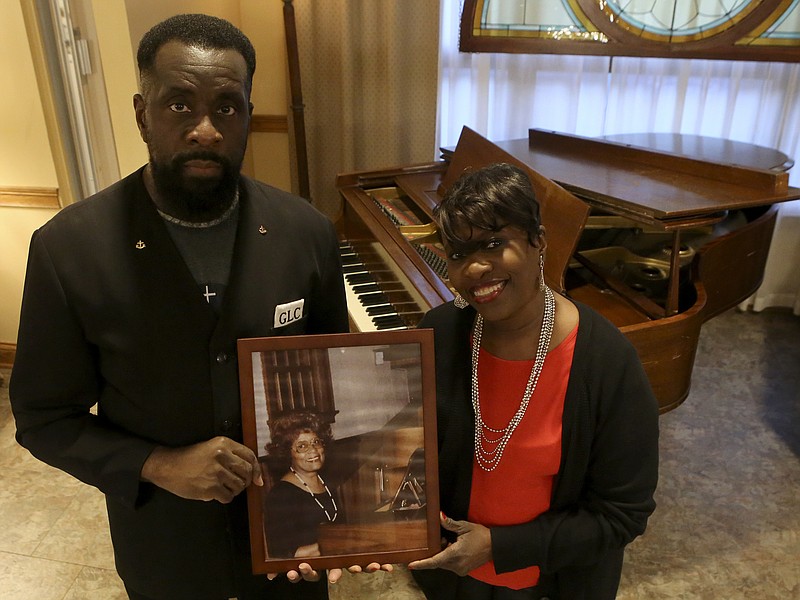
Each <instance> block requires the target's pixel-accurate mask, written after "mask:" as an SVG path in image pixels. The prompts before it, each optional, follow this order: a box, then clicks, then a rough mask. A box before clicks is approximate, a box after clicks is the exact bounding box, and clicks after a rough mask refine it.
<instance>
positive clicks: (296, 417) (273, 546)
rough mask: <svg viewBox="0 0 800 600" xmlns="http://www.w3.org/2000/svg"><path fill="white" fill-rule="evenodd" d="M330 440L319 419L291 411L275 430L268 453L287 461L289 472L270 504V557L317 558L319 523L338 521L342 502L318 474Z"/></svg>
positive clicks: (271, 494)
mask: <svg viewBox="0 0 800 600" xmlns="http://www.w3.org/2000/svg"><path fill="white" fill-rule="evenodd" d="M331 440H332V435H331V428H330V424H328V423H323V422H322V420H321V419H320V418H319V417H318V416H317V415H315V414H312V413H307V412H293V413H288V414H286V415H283V416H281V417H279V418H277V419H276V420H275V422H274V423H273V425H272V441H271V442H270V443H269V444H267V451H268V452H269V453H270V454H271V455H273V456H277V457H279V458H280V459H282V460H283V461H284V462H285V465H286V466H285V467H284V468H285V469H286V472H285V473H284V475H283V476H282V477H281V478H280V480H278V481H277V482H276V483H275V485H273V486H272V489H271V490H270V491H269V494H268V495H267V500H266V535H267V549H268V553H269V556H270V558H289V557H298V558H306V557H311V556H319V555H320V551H319V545H318V544H317V531H318V528H319V524H320V523H333V522H334V521H336V519H337V518H338V517H339V502H338V499H337V497H336V494H335V492H334V491H332V490H331V489H330V488H329V487H328V485H327V484H326V483H325V480H324V479H323V478H322V475H321V474H320V472H321V471H322V468H323V467H324V466H325V447H326V446H327V445H329V443H330V442H331Z"/></svg>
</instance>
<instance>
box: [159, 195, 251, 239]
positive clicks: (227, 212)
mask: <svg viewBox="0 0 800 600" xmlns="http://www.w3.org/2000/svg"><path fill="white" fill-rule="evenodd" d="M238 207H239V190H238V189H237V190H236V194H235V195H234V196H233V202H231V205H230V206H229V207H228V208H226V209H225V212H224V213H222V214H221V215H220V216H218V217H217V218H216V219H212V220H211V221H203V222H202V223H197V222H195V221H184V220H183V219H179V218H178V217H173V216H172V215H170V214H168V213H165V212H164V211H163V210H161V209H160V208H156V210H157V211H158V214H159V215H161V218H162V219H164V220H165V221H168V222H170V223H172V224H174V225H180V226H181V227H188V228H190V229H208V228H209V227H216V226H217V225H219V224H220V223H222V222H224V221H227V220H228V219H229V218H230V216H231V215H232V214H233V211H235V210H236V209H237V208H238Z"/></svg>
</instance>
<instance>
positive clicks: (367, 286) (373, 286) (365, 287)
mask: <svg viewBox="0 0 800 600" xmlns="http://www.w3.org/2000/svg"><path fill="white" fill-rule="evenodd" d="M353 291H354V292H355V293H356V294H358V295H361V294H366V293H368V292H380V291H381V286H379V285H378V284H377V283H363V284H360V285H354V286H353Z"/></svg>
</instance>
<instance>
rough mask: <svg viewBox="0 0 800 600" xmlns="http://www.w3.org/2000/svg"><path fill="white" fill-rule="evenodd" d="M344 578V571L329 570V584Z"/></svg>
mask: <svg viewBox="0 0 800 600" xmlns="http://www.w3.org/2000/svg"><path fill="white" fill-rule="evenodd" d="M341 578H342V570H341V569H329V570H328V583H336V582H337V581H339V580H340V579H341Z"/></svg>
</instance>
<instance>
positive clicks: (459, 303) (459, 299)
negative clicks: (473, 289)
mask: <svg viewBox="0 0 800 600" xmlns="http://www.w3.org/2000/svg"><path fill="white" fill-rule="evenodd" d="M453 304H455V305H456V308H460V309H465V308H467V307H468V306H469V302H467V301H466V300H464V296H462V295H461V294H459V293H458V292H456V297H455V299H454V300H453Z"/></svg>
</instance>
